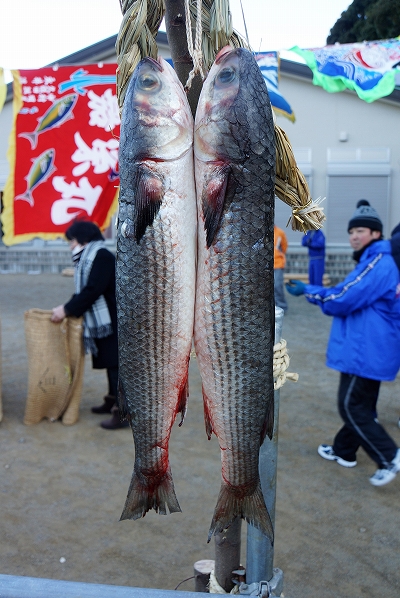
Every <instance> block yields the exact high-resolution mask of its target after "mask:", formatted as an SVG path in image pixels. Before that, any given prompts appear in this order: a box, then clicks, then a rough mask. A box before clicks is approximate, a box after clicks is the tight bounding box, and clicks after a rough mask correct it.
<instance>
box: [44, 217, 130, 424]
mask: <svg viewBox="0 0 400 598" xmlns="http://www.w3.org/2000/svg"><path fill="white" fill-rule="evenodd" d="M65 235H66V237H67V239H68V240H69V244H70V248H71V252H72V260H73V262H74V265H75V273H74V278H75V294H74V295H73V296H72V297H71V299H70V300H69V301H68V302H67V303H65V305H59V306H58V307H55V308H53V315H52V318H51V319H52V321H53V322H61V321H62V320H63V319H64V318H65V317H68V316H75V317H80V316H83V320H84V322H83V340H84V345H85V350H86V352H87V353H88V352H90V353H91V354H92V363H93V368H94V369H106V370H107V377H108V386H109V389H108V394H107V395H106V396H105V397H104V403H103V404H102V405H100V406H99V407H92V412H93V413H111V414H112V417H111V419H110V420H106V421H104V422H102V423H101V426H102V427H103V428H105V429H108V430H115V429H117V428H125V427H127V426H128V422H125V421H121V419H120V416H119V412H118V407H117V406H116V396H117V386H118V337H117V309H116V300H115V257H114V255H113V254H112V253H111V252H110V251H108V249H107V248H106V246H105V243H104V238H103V235H102V234H101V231H100V229H99V228H98V227H97V226H96V225H95V224H94V223H93V222H88V221H84V220H77V221H76V222H74V223H73V224H72V225H71V226H70V227H69V228H68V229H67V231H66V233H65Z"/></svg>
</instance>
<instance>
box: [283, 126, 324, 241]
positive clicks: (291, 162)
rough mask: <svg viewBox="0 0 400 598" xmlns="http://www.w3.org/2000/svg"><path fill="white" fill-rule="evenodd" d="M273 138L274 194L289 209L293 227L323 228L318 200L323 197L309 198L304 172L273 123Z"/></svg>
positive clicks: (284, 135)
mask: <svg viewBox="0 0 400 598" xmlns="http://www.w3.org/2000/svg"><path fill="white" fill-rule="evenodd" d="M275 138H276V179H275V193H276V195H277V196H278V197H279V199H281V200H282V201H284V202H285V203H286V204H287V205H288V206H290V207H291V208H292V215H291V217H290V218H289V221H288V224H289V222H291V224H292V229H293V230H299V231H302V232H304V233H305V232H306V231H308V230H313V229H314V230H317V229H319V228H321V227H322V223H323V221H324V220H325V214H324V213H323V208H321V207H320V206H319V203H320V202H321V201H323V199H321V198H318V199H316V200H315V201H313V199H312V198H311V195H310V189H309V188H308V184H307V181H306V179H305V178H304V175H303V173H302V172H301V171H300V170H299V168H298V166H297V163H296V159H295V157H294V154H293V149H292V146H291V144H290V141H289V139H288V138H287V136H286V133H285V131H283V129H281V128H280V127H279V126H278V125H277V124H275Z"/></svg>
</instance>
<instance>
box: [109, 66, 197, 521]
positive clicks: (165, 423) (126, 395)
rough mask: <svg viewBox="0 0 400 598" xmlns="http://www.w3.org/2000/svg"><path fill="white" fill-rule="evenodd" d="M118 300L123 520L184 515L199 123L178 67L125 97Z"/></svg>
mask: <svg viewBox="0 0 400 598" xmlns="http://www.w3.org/2000/svg"><path fill="white" fill-rule="evenodd" d="M119 168H120V172H119V174H120V199H119V213H118V241H117V276H116V295H117V312H118V342H119V382H120V392H119V406H120V410H121V411H122V414H123V415H125V416H127V418H128V420H129V422H130V424H131V427H132V431H133V437H134V441H135V465H134V470H133V475H132V481H131V484H130V487H129V492H128V496H127V499H126V503H125V507H124V510H123V513H122V516H121V519H138V518H139V517H144V515H145V514H146V513H147V511H149V510H150V509H154V510H155V511H156V512H159V513H161V514H166V512H167V508H168V510H169V511H170V512H176V511H180V510H181V509H180V506H179V503H178V500H177V498H176V495H175V490H174V485H173V480H172V475H171V470H170V464H169V456H168V450H169V449H168V445H169V438H170V433H171V428H172V425H173V423H174V421H175V418H176V416H177V415H178V413H181V418H182V419H181V423H182V421H183V417H184V415H185V412H186V401H187V396H188V365H189V356H190V349H191V342H192V335H193V317H194V294H195V260H196V226H197V215H196V193H195V188H194V172H193V117H192V114H191V111H190V108H189V104H188V101H187V98H186V94H185V92H184V90H183V87H182V85H181V83H180V82H179V79H178V77H177V75H176V73H175V71H174V70H173V68H172V67H171V66H170V65H169V64H168V63H167V62H166V61H165V60H164V59H163V58H158V60H157V61H156V60H153V59H152V58H145V59H143V60H142V61H141V62H140V63H139V64H138V66H137V67H136V69H135V71H134V73H133V75H132V77H131V80H130V82H129V87H128V91H127V94H126V97H125V101H124V106H123V112H122V120H121V137H120V146H119Z"/></svg>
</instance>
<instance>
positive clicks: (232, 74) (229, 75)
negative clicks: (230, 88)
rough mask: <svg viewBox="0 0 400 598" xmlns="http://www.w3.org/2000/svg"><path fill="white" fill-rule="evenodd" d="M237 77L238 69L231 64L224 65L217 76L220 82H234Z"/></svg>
mask: <svg viewBox="0 0 400 598" xmlns="http://www.w3.org/2000/svg"><path fill="white" fill-rule="evenodd" d="M235 78H236V70H235V69H234V68H233V67H231V66H226V67H224V68H223V69H222V70H221V71H220V72H219V73H218V76H217V79H218V81H219V82H220V83H232V81H233V80H234V79H235Z"/></svg>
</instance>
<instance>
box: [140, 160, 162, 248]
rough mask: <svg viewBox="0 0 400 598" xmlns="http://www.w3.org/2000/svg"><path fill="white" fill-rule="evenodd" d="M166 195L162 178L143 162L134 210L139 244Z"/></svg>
mask: <svg viewBox="0 0 400 598" xmlns="http://www.w3.org/2000/svg"><path fill="white" fill-rule="evenodd" d="M163 196H164V184H163V180H162V178H161V177H160V176H159V175H158V174H157V173H155V172H153V171H152V170H151V169H150V168H149V167H148V166H147V165H146V164H141V165H140V166H139V168H138V173H137V177H136V196H135V211H134V229H135V239H136V242H137V243H138V244H139V243H140V240H141V239H142V237H143V235H144V233H145V232H146V229H147V227H148V226H151V225H152V224H153V222H154V219H155V217H156V216H157V214H158V212H159V209H160V207H161V203H162V198H163Z"/></svg>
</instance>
